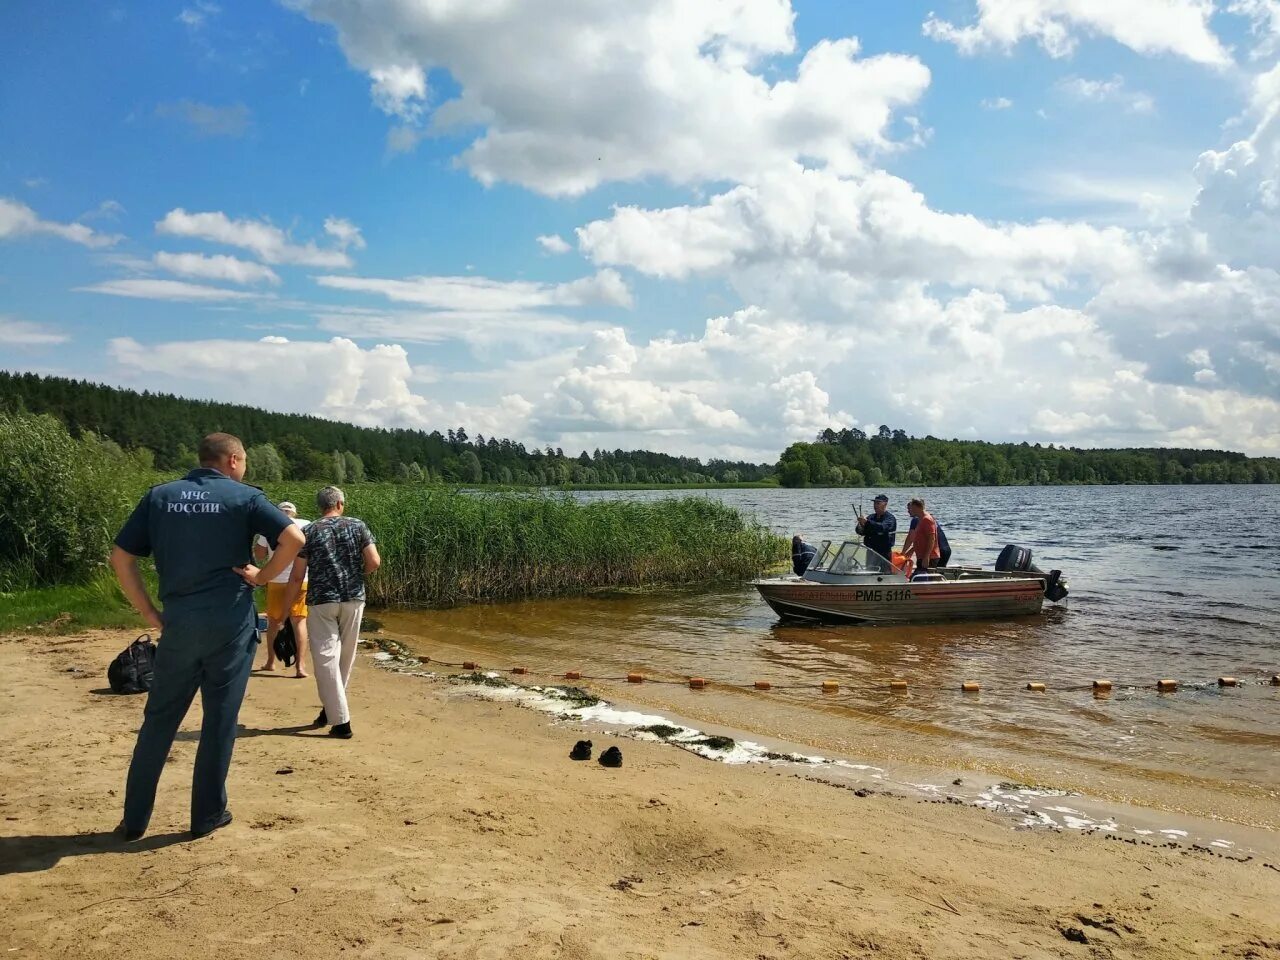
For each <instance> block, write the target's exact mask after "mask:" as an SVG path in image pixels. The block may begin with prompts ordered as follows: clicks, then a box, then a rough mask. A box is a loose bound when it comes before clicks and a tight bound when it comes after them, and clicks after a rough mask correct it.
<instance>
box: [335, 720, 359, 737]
mask: <svg viewBox="0 0 1280 960" xmlns="http://www.w3.org/2000/svg"><path fill="white" fill-rule="evenodd" d="M329 736H331V737H338V738H339V739H341V740H350V739H351V738H352V736H354V734H352V732H351V723H350V721H348V722H347V723H335V724H334V725H333V726H332V727H330V728H329Z"/></svg>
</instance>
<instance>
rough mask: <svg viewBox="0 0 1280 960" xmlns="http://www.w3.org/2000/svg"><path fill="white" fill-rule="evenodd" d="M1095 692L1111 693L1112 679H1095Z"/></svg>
mask: <svg viewBox="0 0 1280 960" xmlns="http://www.w3.org/2000/svg"><path fill="white" fill-rule="evenodd" d="M1093 692H1094V693H1110V692H1111V681H1110V680H1095V681H1093Z"/></svg>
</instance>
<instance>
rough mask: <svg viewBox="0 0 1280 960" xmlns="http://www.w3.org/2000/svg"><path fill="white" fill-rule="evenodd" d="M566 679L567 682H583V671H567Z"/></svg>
mask: <svg viewBox="0 0 1280 960" xmlns="http://www.w3.org/2000/svg"><path fill="white" fill-rule="evenodd" d="M564 678H565V679H566V680H581V679H582V671H581V670H566V671H565V672H564Z"/></svg>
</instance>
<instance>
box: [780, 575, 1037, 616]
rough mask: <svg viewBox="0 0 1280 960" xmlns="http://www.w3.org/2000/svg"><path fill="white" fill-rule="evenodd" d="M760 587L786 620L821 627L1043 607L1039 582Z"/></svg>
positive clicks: (791, 582) (785, 582)
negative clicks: (817, 623) (819, 624)
mask: <svg viewBox="0 0 1280 960" xmlns="http://www.w3.org/2000/svg"><path fill="white" fill-rule="evenodd" d="M755 585H756V588H757V589H758V590H759V591H760V596H761V597H763V598H764V601H765V602H766V603H767V604H769V606H770V607H772V608H773V610H774V612H775V613H777V614H778V616H780V617H782V618H783V619H786V620H807V621H817V622H820V623H929V622H938V621H945V620H998V619H1004V618H1007V617H1024V616H1030V615H1032V614H1036V613H1039V612H1040V611H1041V608H1042V607H1043V606H1044V583H1043V581H1042V580H1041V579H1039V578H1026V579H1022V578H1018V579H1014V578H1009V577H1005V578H1000V579H991V580H948V581H942V582H934V583H927V582H915V583H891V584H856V585H855V584H831V583H813V582H811V581H808V580H801V579H798V578H792V577H781V578H777V579H773V580H757V581H756V584H755Z"/></svg>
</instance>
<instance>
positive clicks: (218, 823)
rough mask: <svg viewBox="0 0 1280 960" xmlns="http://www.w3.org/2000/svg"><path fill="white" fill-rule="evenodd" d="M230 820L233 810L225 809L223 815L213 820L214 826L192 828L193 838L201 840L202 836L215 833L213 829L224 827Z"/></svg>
mask: <svg viewBox="0 0 1280 960" xmlns="http://www.w3.org/2000/svg"><path fill="white" fill-rule="evenodd" d="M230 822H231V811H230V810H223V811H222V815H221V816H220V817H218V819H217V820H215V821H213V826H212V827H210V828H209V829H208V830H192V831H191V839H192V840H199V839H200V838H201V837H207V836H208V835H209V834H211V833H213V831H215V830H218V829H220V828H222V827H225V826H226V825H227V824H228V823H230Z"/></svg>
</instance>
